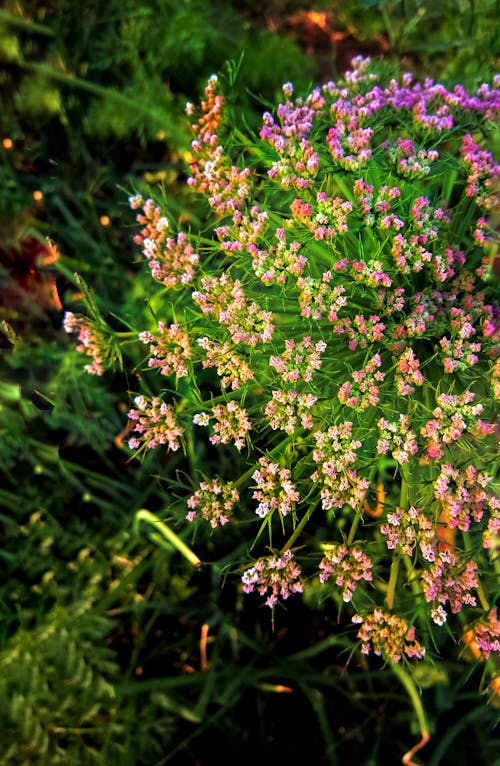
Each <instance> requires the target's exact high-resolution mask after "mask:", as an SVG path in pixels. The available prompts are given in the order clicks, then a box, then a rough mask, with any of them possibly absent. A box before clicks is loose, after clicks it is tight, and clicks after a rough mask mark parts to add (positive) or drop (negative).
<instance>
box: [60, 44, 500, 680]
mask: <svg viewBox="0 0 500 766" xmlns="http://www.w3.org/2000/svg"><path fill="white" fill-rule="evenodd" d="M499 86H500V81H497V80H495V82H494V84H493V85H492V86H489V85H486V84H485V85H482V86H481V87H480V88H479V89H478V90H477V92H476V93H475V94H469V93H468V92H467V91H466V90H465V89H464V88H463V87H462V86H455V87H454V88H453V90H448V89H447V88H446V87H444V86H443V85H441V84H437V83H435V82H433V81H432V80H426V81H425V82H423V83H413V81H412V77H411V76H410V75H409V74H405V75H404V76H403V77H402V78H401V79H400V80H395V79H392V80H390V81H389V82H388V83H385V84H384V83H383V82H382V81H381V79H380V78H379V77H378V76H377V75H376V74H375V72H374V71H373V68H372V66H371V64H370V62H369V61H368V60H366V59H362V58H357V59H355V60H354V61H353V69H352V71H350V72H347V73H346V75H345V79H343V80H342V81H340V82H337V83H335V82H328V83H326V84H325V85H324V86H323V87H322V88H315V89H314V90H312V92H311V93H310V94H309V95H308V96H307V97H305V98H294V95H293V87H292V85H291V84H289V83H287V84H286V85H285V86H284V87H283V93H284V100H283V103H281V104H280V105H279V107H278V109H277V112H276V114H275V115H273V114H271V113H270V112H266V113H265V114H264V118H263V126H262V129H261V131H260V133H259V136H258V137H256V136H246V137H245V136H243V134H242V133H240V132H238V131H237V130H235V129H234V126H233V125H231V124H229V123H228V119H227V116H226V112H225V102H224V97H223V95H222V93H221V92H220V90H219V83H218V80H217V78H216V77H215V76H212V77H211V78H210V80H209V82H208V85H207V87H206V90H205V97H204V100H203V101H202V104H201V108H200V109H196V108H195V107H194V106H193V105H191V104H190V105H188V107H187V113H188V115H189V116H190V117H191V119H192V121H193V126H192V129H193V132H194V140H193V142H192V149H191V157H190V160H191V174H190V177H189V179H188V182H187V183H188V185H189V186H190V187H191V189H192V193H193V195H199V196H201V198H203V199H205V200H206V203H208V204H207V206H206V208H204V210H203V216H202V217H201V218H200V219H197V218H196V217H195V215H194V214H190V213H187V214H186V215H184V216H183V219H182V223H183V226H182V228H181V225H180V222H176V221H173V220H172V216H171V213H170V211H169V208H168V204H167V205H165V204H164V203H161V204H160V203H156V202H154V201H153V200H152V199H146V200H144V199H143V197H142V196H141V195H140V194H137V195H135V196H133V197H131V198H130V204H131V207H132V208H133V209H134V210H135V211H137V213H136V215H137V221H138V223H139V224H140V226H141V230H140V232H139V233H138V234H137V235H136V236H135V242H136V243H137V244H138V245H139V246H140V248H141V250H142V252H143V255H144V258H145V260H146V262H147V264H148V267H149V269H150V271H151V277H152V283H151V284H152V287H153V285H154V284H155V283H156V284H157V286H158V295H157V297H156V299H155V307H156V308H155V312H156V314H157V316H158V317H159V320H160V321H156V322H155V323H154V324H153V325H152V326H150V327H149V328H147V329H142V330H141V332H140V334H139V336H138V337H139V339H140V341H141V342H142V344H143V346H144V347H146V348H145V350H146V356H147V359H148V361H147V362H143V363H142V365H141V373H140V377H139V380H140V381H142V385H143V391H142V392H141V393H140V394H138V395H137V396H135V398H134V404H133V407H132V409H131V410H130V412H129V419H130V424H131V431H132V433H131V436H130V440H129V447H130V448H131V449H132V450H134V451H137V453H141V452H144V451H145V450H149V449H152V448H154V447H157V446H160V448H161V449H169V450H173V451H176V450H181V449H183V450H184V451H185V452H186V454H187V456H188V457H189V464H190V466H191V471H192V475H191V479H192V481H193V485H194V486H193V488H192V490H191V491H190V492H186V496H185V498H184V500H183V501H182V505H183V510H182V514H181V515H182V517H183V518H184V519H185V524H186V525H189V524H193V525H203V524H205V525H206V524H207V523H208V525H209V528H211V529H212V530H214V534H217V528H218V527H220V526H224V525H231V524H235V525H236V526H237V525H238V524H239V525H240V528H241V529H245V530H248V528H249V526H248V524H249V523H250V525H251V526H250V529H251V530H252V531H251V537H250V538H249V540H248V558H247V560H246V561H241V560H238V561H235V562H234V567H233V572H239V575H238V576H239V577H240V578H241V581H242V588H243V591H244V592H245V593H252V592H255V593H257V594H259V595H260V596H261V597H264V599H265V603H266V604H267V605H268V606H269V607H271V609H273V610H274V609H275V608H276V606H277V605H278V604H280V603H281V604H282V603H283V602H284V601H285V600H286V599H288V598H289V597H292V595H294V594H299V593H302V592H304V595H305V596H307V593H309V594H313V596H314V597H316V596H317V595H318V594H319V598H323V599H327V598H328V599H334V600H335V602H337V603H338V605H339V608H340V606H341V605H342V604H343V603H347V604H349V603H350V604H351V605H352V615H351V619H352V623H351V624H353V627H352V631H353V640H354V641H359V645H360V648H361V651H362V652H363V653H370V652H374V653H375V654H377V655H380V656H382V657H383V658H384V659H385V660H387V661H389V662H391V663H398V662H399V661H400V660H401V659H402V658H422V657H424V655H425V654H426V652H427V653H428V654H429V653H430V654H431V655H432V654H433V653H434V652H435V651H436V648H437V647H438V646H439V644H440V641H441V639H438V638H436V635H437V633H438V632H440V631H439V629H440V628H442V627H443V626H444V625H446V626H447V629H445V630H442V631H441V634H442V636H444V639H446V638H447V637H448V636H449V635H450V634H451V635H457V636H458V637H460V636H462V635H463V634H464V631H465V629H466V628H467V629H468V630H469V631H472V633H473V636H476V639H477V645H478V646H480V653H481V655H482V657H483V658H484V659H485V660H487V661H488V662H489V663H492V662H493V664H492V665H490V667H491V668H492V673H493V674H495V673H497V672H498V664H496V665H495V664H494V657H495V654H496V656H497V657H498V647H499V640H500V634H499V623H498V620H497V618H496V611H495V607H494V600H495V596H497V595H498V575H499V570H500V561H499V558H498V542H499V532H500V502H499V500H498V498H497V496H496V495H495V491H494V484H495V467H496V460H497V453H496V451H495V444H496V438H495V437H496V436H498V432H496V423H497V421H496V414H495V412H496V410H495V404H496V401H498V398H499V396H500V360H499V358H498V341H499V318H500V311H499V306H498V296H496V295H495V288H496V287H497V284H496V277H495V262H494V250H493V245H494V243H493V235H494V220H493V217H492V214H493V211H494V206H495V204H497V203H498V179H499V176H500V166H499V165H498V164H497V163H496V161H495V160H494V158H493V156H492V154H491V153H490V151H489V150H488V148H487V147H488V141H489V139H490V134H491V133H492V130H493V118H494V116H495V115H496V114H497V113H498V110H499V107H500V89H499ZM200 220H202V223H201V224H200ZM186 222H188V223H190V226H186ZM195 229H197V230H195ZM75 322H76V319H75V318H74V317H71V319H70V320H67V322H66V325H67V327H68V329H70V330H72V331H76V329H75ZM86 329H87V331H88V332H89V331H90V330H89V327H88V325H87V327H86ZM82 343H83V345H84V350H87V352H92V350H93V349H94V348H96V349H97V351H96V353H97V354H98V359H99V365H98V366H96V365H93V366H92V365H91V366H90V367H89V368H88V370H89V372H99V371H100V370H101V368H102V361H103V359H104V358H105V355H104V354H102V353H100V352H99V339H98V338H97V337H96V338H94V339H91V338H88V337H87V336H86V339H82ZM146 368H150V370H151V372H150V373H148V372H147V369H146ZM158 375H159V376H164V379H165V383H164V386H163V387H162V386H161V382H162V378H161V377H157V376H158ZM155 387H156V389H157V391H156V393H155V394H153V395H151V391H152V390H154V389H155ZM199 444H204V445H205V446H204V447H203V449H202V450H201V449H200V448H199V447H198V446H196V445H199ZM199 454H201V455H202V457H201V458H200V457H197V455H199ZM214 454H216V455H217V458H216V459H215V460H216V461H217V464H218V471H219V472H220V473H222V475H218V473H217V472H214V474H213V475H212V476H210V477H207V476H206V475H205V472H206V470H207V468H209V464H210V462H211V458H210V455H214ZM207 456H209V457H207ZM215 460H214V461H213V462H215ZM199 463H201V465H200V466H199V465H198V464H199ZM242 522H246V523H245V524H243V523H242ZM266 546H267V550H266ZM240 550H241V548H240ZM296 597H298V596H296ZM310 597H311V596H310ZM469 638H470V636H469ZM469 643H470V642H469Z"/></svg>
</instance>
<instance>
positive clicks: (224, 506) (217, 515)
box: [186, 479, 240, 529]
mask: <svg viewBox="0 0 500 766" xmlns="http://www.w3.org/2000/svg"><path fill="white" fill-rule="evenodd" d="M239 499H240V494H239V492H238V490H237V489H236V487H235V486H234V484H233V483H232V482H223V481H220V480H218V479H213V480H212V481H201V482H200V488H199V489H197V490H196V492H195V493H194V495H191V497H190V498H189V499H188V501H187V507H188V508H189V511H188V513H187V514H186V519H187V520H188V521H194V520H195V519H196V518H200V517H201V518H203V519H206V520H207V521H208V522H210V525H211V526H212V527H213V528H214V529H215V527H219V526H220V527H222V526H223V525H224V524H227V522H228V521H229V518H230V516H231V513H232V510H233V508H234V506H235V505H236V503H238V502H239Z"/></svg>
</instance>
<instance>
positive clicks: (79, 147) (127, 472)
mask: <svg viewBox="0 0 500 766" xmlns="http://www.w3.org/2000/svg"><path fill="white" fill-rule="evenodd" d="M498 5H499V4H498V2H495V1H494V0H485V1H484V2H482V3H481V4H476V3H474V2H472V0H471V1H469V0H459V2H457V1H456V0H455V1H454V2H452V0H439V2H435V3H432V4H429V3H423V2H420V0H408V1H407V2H396V0H394V1H390V0H349V1H348V2H338V3H337V2H324V1H323V2H316V3H306V2H300V0H297V1H296V2H284V1H280V0H274V2H270V3H269V2H250V0H248V2H243V3H241V2H239V3H238V2H234V3H227V2H223V1H222V0H220V1H218V0H215V1H214V2H205V0H175V2H174V0H143V2H142V3H140V4H137V3H135V2H134V3H133V2H131V0H125V1H123V0H107V1H106V2H103V0H98V1H97V2H93V3H86V2H83V1H80V0H47V1H46V2H35V1H34V0H33V1H32V2H29V1H28V0H27V1H26V2H7V3H6V4H5V7H4V9H3V10H0V99H1V103H2V109H1V114H0V156H1V160H2V161H1V164H0V320H1V321H2V323H3V324H2V327H3V334H2V338H1V340H2V349H1V354H2V359H1V365H2V375H1V378H0V412H1V418H0V470H1V472H2V482H1V486H0V524H1V526H2V537H1V539H2V542H1V544H0V563H1V566H2V569H3V573H4V576H3V577H2V582H1V584H0V668H1V672H0V713H1V720H2V726H1V729H0V763H1V764H6V765H7V764H8V765H9V766H10V765H11V764H12V765H13V766H28V765H33V766H35V765H36V766H42V765H44V764H47V766H48V765H49V764H50V765H51V766H52V764H59V763H60V764H69V765H70V766H71V764H75V765H76V764H78V765H79V766H80V765H81V766H86V764H93V765H94V764H96V765H97V764H102V766H113V764H120V766H123V765H127V764H131V765H132V764H134V765H135V764H137V765H142V764H144V766H160V765H161V764H167V763H172V764H176V765H177V764H178V765H179V766H184V764H186V765H187V764H203V765H204V766H205V764H208V763H212V762H213V761H212V760H210V759H207V753H209V752H210V753H218V754H219V756H218V761H219V762H220V764H221V765H222V764H226V763H228V764H229V763H232V762H233V761H234V759H235V757H236V756H237V757H238V762H239V763H243V764H246V763H248V764H250V763H251V762H254V761H255V759H260V761H261V762H263V763H271V762H272V761H273V762H276V761H282V762H285V760H288V761H290V762H291V763H298V762H301V761H302V759H305V758H307V759H309V760H310V761H311V762H314V763H318V764H323V763H324V764H332V765H334V764H343V763H346V762H356V763H359V764H366V765H367V766H368V765H369V764H374V765H375V764H384V765H385V764H387V765H388V766H390V765H391V764H393V763H394V764H396V763H399V762H400V760H401V755H402V753H404V752H405V750H407V749H408V747H409V746H411V744H412V741H413V739H414V738H415V737H416V736H417V731H418V727H417V725H416V721H414V715H413V712H412V708H411V705H410V703H409V702H408V700H407V698H406V696H405V691H404V689H403V687H401V686H400V684H399V683H398V681H397V679H395V678H394V676H393V675H392V674H391V673H390V672H389V671H388V670H385V669H383V668H382V669H380V664H378V665H377V663H373V665H370V664H368V663H367V664H366V665H362V666H361V665H358V664H357V663H355V662H352V663H350V664H348V659H349V658H348V656H347V655H346V653H345V649H344V646H343V645H342V641H341V639H339V637H338V634H336V633H335V632H334V631H333V630H332V628H333V626H334V625H335V622H336V620H337V615H336V614H334V613H330V612H329V611H328V609H325V611H324V612H318V611H317V610H316V609H312V608H311V610H309V609H308V607H307V606H300V605H291V606H290V608H289V610H288V611H287V612H286V613H283V614H280V615H279V617H278V620H277V624H276V628H275V631H274V632H272V630H271V626H270V624H269V616H268V614H267V612H266V613H264V610H262V609H254V610H253V609H252V607H251V606H249V605H248V604H246V605H245V608H244V609H243V605H242V601H241V594H240V593H239V592H237V591H236V590H235V589H234V588H233V586H231V585H228V584H225V585H224V587H222V588H221V575H222V572H223V570H224V564H225V561H224V555H223V553H222V555H221V552H220V548H218V553H217V557H218V558H217V560H214V559H215V556H216V554H215V550H214V547H213V546H212V542H211V538H210V537H209V536H207V538H206V539H205V540H198V541H197V550H199V551H201V553H202V558H203V560H204V561H207V562H212V566H211V567H210V568H201V570H196V571H195V570H194V569H193V567H192V565H191V564H190V563H189V562H188V561H187V560H186V559H185V558H183V557H182V556H181V555H179V553H178V552H177V550H176V549H175V548H174V547H172V546H170V545H169V544H168V542H166V541H165V539H164V537H162V536H161V534H160V533H159V531H158V530H157V529H155V528H154V527H153V526H152V525H151V524H150V523H149V522H148V517H147V516H143V517H142V518H143V520H142V521H140V517H137V515H136V514H137V511H138V510H139V509H142V508H147V509H149V510H150V511H151V512H153V513H156V514H157V517H158V518H161V519H165V518H167V520H168V502H169V496H168V495H167V492H166V489H165V481H164V479H165V477H166V476H169V477H173V476H175V475H176V471H177V472H181V471H182V468H183V464H182V457H178V456H167V457H161V456H159V455H156V454H155V455H153V456H150V457H149V458H148V459H146V460H145V461H144V462H139V461H133V462H130V460H129V453H128V451H127V450H126V449H124V448H123V431H124V428H125V425H126V415H125V413H126V411H127V409H128V406H129V397H128V394H127V391H133V390H134V380H133V378H130V377H127V376H126V375H125V374H124V373H123V372H121V371H120V369H118V368H117V371H116V373H115V374H111V373H108V374H107V375H106V376H105V377H104V378H102V379H95V378H92V377H91V376H88V375H86V374H85V373H84V372H83V365H82V360H81V357H80V355H79V354H78V353H77V352H75V351H74V348H73V345H72V342H71V340H70V339H69V338H68V337H67V335H66V333H64V332H63V331H62V329H61V323H62V312H63V310H78V309H79V308H80V307H81V305H82V304H81V299H82V289H84V288H83V287H82V283H80V282H78V281H77V280H76V278H75V276H74V274H75V272H78V273H79V274H81V275H82V276H83V277H84V279H85V280H86V282H87V284H88V285H89V286H90V288H91V290H92V291H93V293H94V295H95V296H98V298H96V300H97V306H96V309H97V310H99V311H101V312H102V313H103V315H104V316H105V317H106V319H107V321H109V322H110V323H111V324H112V325H113V326H114V327H115V328H116V329H126V328H127V324H128V320H129V319H130V318H131V317H137V316H138V315H140V314H141V313H143V314H147V312H148V311H149V307H148V305H147V301H146V294H147V285H146V280H147V276H146V279H144V276H145V275H144V272H143V271H142V269H141V268H140V266H139V264H138V263H137V262H136V261H137V254H136V252H135V251H134V248H133V247H132V244H131V234H132V233H133V231H134V229H133V228H132V224H133V215H132V214H131V212H130V211H129V209H128V206H127V202H126V200H127V190H130V189H131V188H134V189H138V188H141V185H144V184H146V183H159V184H161V185H163V186H164V188H165V193H166V194H168V195H169V197H174V203H173V204H174V205H175V206H176V207H177V208H178V210H179V211H181V210H182V205H183V192H182V186H181V184H180V182H182V180H183V178H184V173H185V168H186V164H185V160H186V152H188V150H189V135H188V123H187V120H186V118H185V116H184V105H185V102H186V100H196V99H197V98H198V97H199V94H200V92H201V90H202V87H203V85H204V83H205V82H206V79H207V77H208V76H209V75H210V74H211V73H212V72H214V71H221V72H225V74H226V77H227V83H228V88H229V96H230V100H231V105H232V108H234V109H235V110H238V111H239V112H240V113H241V112H243V119H244V120H245V121H246V122H247V123H248V124H249V125H250V126H257V125H258V124H259V118H260V114H261V113H262V111H263V110H264V109H265V108H267V106H268V104H269V103H270V102H271V103H272V102H274V101H275V100H276V98H277V95H278V93H279V91H280V87H281V84H282V83H283V82H285V81H288V80H291V81H293V82H294V84H295V87H296V91H297V92H299V91H300V90H301V89H305V87H306V86H307V85H308V84H309V83H311V82H313V81H320V80H322V79H326V78H328V79H330V78H335V77H336V76H337V75H338V74H339V73H340V72H342V71H343V70H344V69H345V67H346V66H347V64H348V61H349V59H350V57H351V56H352V55H355V54H357V53H369V54H371V55H383V56H385V57H386V58H387V59H388V61H389V63H393V64H394V65H395V64H396V63H400V62H402V63H403V66H404V67H405V68H412V69H413V70H415V71H416V72H417V73H418V74H420V75H430V76H433V77H435V78H436V79H439V80H446V81H447V82H458V81H461V82H464V84H465V85H467V86H468V87H474V86H475V85H477V84H478V83H479V82H480V81H482V80H483V79H484V78H489V77H491V75H492V73H493V70H494V67H495V65H496V63H497V57H498V53H499V44H498V34H499V31H498V24H497V23H496V22H497V20H498V11H499V8H498ZM228 61H232V62H233V64H232V65H231V66H229V67H228V66H227V63H226V62H228ZM226 90H227V88H226ZM52 242H53V243H55V244H52ZM139 324H140V323H139ZM134 353H135V352H134ZM131 354H132V352H131ZM138 361H139V360H137V359H134V358H133V356H132V355H131V357H130V358H129V359H127V360H126V362H127V363H126V365H125V368H126V369H129V370H130V369H133V368H134V365H135V364H136V363H137V362H138ZM179 475H180V474H179ZM134 522H135V523H134ZM176 531H177V532H178V533H179V534H181V535H182V534H183V532H182V529H181V528H180V527H179V529H177V530H176ZM188 542H189V540H188ZM229 547H230V541H229V539H228V549H229ZM420 681H421V683H422V687H423V692H422V693H423V696H424V702H425V706H426V708H427V711H428V713H429V716H430V720H431V725H432V741H431V743H430V745H428V747H427V748H426V750H425V755H424V754H423V755H422V761H423V762H425V763H427V764H428V765H429V766H439V765H443V766H445V765H446V764H452V763H453V764H470V763H472V762H473V763H475V764H485V766H486V764H488V766H495V764H496V766H498V764H500V755H499V752H500V748H499V745H500V732H499V729H498V709H497V708H496V707H495V700H490V703H491V704H487V703H488V698H487V695H484V694H483V695H481V691H482V666H481V663H480V662H475V661H473V658H472V657H468V656H467V652H466V651H465V650H464V648H463V647H458V646H457V648H456V652H455V654H454V655H453V656H450V657H448V658H446V659H445V660H444V661H443V663H442V665H441V666H440V667H439V669H436V668H432V667H430V666H428V667H426V669H425V673H424V675H423V677H422V678H421V679H420ZM299 724H300V725H299ZM306 733H307V736H306Z"/></svg>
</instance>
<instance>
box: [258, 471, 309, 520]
mask: <svg viewBox="0 0 500 766" xmlns="http://www.w3.org/2000/svg"><path fill="white" fill-rule="evenodd" d="M290 477H291V472H290V470H289V469H288V468H280V467H279V465H278V463H271V461H270V460H269V458H267V457H261V458H260V460H259V467H258V469H257V470H256V471H254V473H253V474H252V479H253V480H254V481H255V483H256V485H257V489H256V490H255V492H254V493H253V495H252V498H253V499H254V500H258V501H259V505H258V506H257V508H256V509H255V513H256V514H257V516H260V517H261V518H265V517H266V516H267V515H268V514H269V513H271V512H272V511H274V510H275V509H278V511H279V513H281V515H282V516H286V515H287V513H290V511H291V510H292V509H293V508H294V507H295V503H298V502H299V500H300V495H299V493H298V492H297V490H296V489H295V485H294V483H293V482H292V481H291V478H290Z"/></svg>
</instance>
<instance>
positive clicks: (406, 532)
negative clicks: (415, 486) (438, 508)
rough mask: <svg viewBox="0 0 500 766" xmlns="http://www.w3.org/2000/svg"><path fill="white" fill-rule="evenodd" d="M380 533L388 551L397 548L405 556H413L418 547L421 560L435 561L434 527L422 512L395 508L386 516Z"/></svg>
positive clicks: (413, 509)
mask: <svg viewBox="0 0 500 766" xmlns="http://www.w3.org/2000/svg"><path fill="white" fill-rule="evenodd" d="M380 531H381V533H382V534H383V535H385V536H386V538H387V547H388V548H389V550H396V549H397V548H399V549H400V550H401V551H402V552H403V553H404V554H405V555H406V556H413V552H414V550H415V547H416V546H417V545H418V548H419V550H420V553H421V555H422V558H424V559H425V560H426V561H431V562H432V561H435V559H436V547H437V539H436V532H435V530H434V526H433V524H432V522H431V520H430V519H428V518H427V516H425V515H424V514H423V513H422V511H420V510H419V509H418V508H415V507H414V506H411V508H409V509H408V510H407V511H405V510H403V508H396V510H395V511H394V512H393V513H388V514H387V520H386V522H385V523H384V524H382V525H381V527H380Z"/></svg>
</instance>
